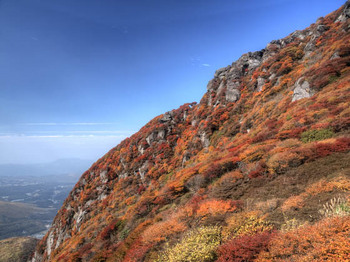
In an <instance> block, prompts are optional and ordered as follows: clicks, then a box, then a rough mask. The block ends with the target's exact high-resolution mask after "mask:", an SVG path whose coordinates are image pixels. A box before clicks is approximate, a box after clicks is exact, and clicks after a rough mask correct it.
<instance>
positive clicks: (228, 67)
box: [214, 66, 231, 77]
mask: <svg viewBox="0 0 350 262" xmlns="http://www.w3.org/2000/svg"><path fill="white" fill-rule="evenodd" d="M230 67H231V66H226V67H222V68H220V69H218V70H216V71H215V74H214V77H219V76H224V75H225V73H226V71H228V70H229V69H230Z"/></svg>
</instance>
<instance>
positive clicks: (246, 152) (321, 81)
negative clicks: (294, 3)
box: [32, 1, 350, 261]
mask: <svg viewBox="0 0 350 262" xmlns="http://www.w3.org/2000/svg"><path fill="white" fill-rule="evenodd" d="M349 10H350V2H349V1H348V2H347V3H346V4H345V5H344V6H343V7H342V8H341V9H339V10H338V11H335V12H334V13H332V14H330V15H329V16H327V17H325V18H320V19H318V20H317V22H316V23H315V24H313V25H311V26H310V27H309V28H307V29H305V30H302V31H296V32H294V33H292V34H290V35H289V36H287V37H285V38H283V39H280V40H274V41H272V42H271V43H269V44H268V45H267V46H266V48H265V49H263V50H261V51H257V52H253V53H247V54H244V55H243V56H242V57H240V58H239V59H238V60H237V61H236V62H234V63H232V65H229V66H227V67H224V68H221V69H219V70H217V71H216V72H215V74H214V78H213V79H212V80H210V81H209V83H208V86H207V92H206V94H205V95H204V96H203V98H202V100H201V101H200V103H199V104H197V103H189V104H185V105H183V106H181V107H180V108H179V109H176V110H172V111H170V112H167V113H165V114H163V115H161V116H158V117H156V118H154V119H153V120H151V121H150V122H149V123H148V124H147V125H145V126H144V127H143V128H142V129H141V130H140V131H139V132H137V133H136V134H134V135H133V136H132V137H130V138H128V139H126V140H124V141H123V142H122V143H120V144H119V145H118V146H117V147H115V148H114V149H112V150H111V151H109V152H108V153H107V154H106V155H105V156H104V157H102V158H101V159H100V160H98V161H97V162H96V163H95V164H94V165H93V166H92V167H91V168H90V169H89V170H88V171H86V172H85V173H84V174H83V175H82V177H81V179H80V181H79V182H78V183H77V184H76V186H75V187H74V189H73V190H72V192H71V193H70V195H69V196H68V198H67V199H66V201H65V203H64V204H63V206H62V208H61V210H60V211H59V213H58V215H57V216H56V218H55V220H54V222H53V224H52V226H51V228H50V230H49V232H48V234H47V235H46V236H45V238H44V239H43V240H42V241H41V243H40V244H39V245H38V246H37V249H36V252H35V254H34V256H33V259H32V261H49V260H50V261H56V260H62V261H69V260H70V259H71V260H72V259H73V261H74V259H82V260H83V261H90V260H95V261H105V260H108V259H112V258H113V259H115V261H134V260H130V258H128V254H129V253H130V252H131V251H130V250H132V248H133V247H138V248H140V249H141V248H145V246H144V245H143V244H138V243H139V242H137V241H141V240H139V238H140V236H143V237H144V238H145V233H144V230H145V229H144V228H147V227H151V226H152V225H155V224H157V223H158V221H159V220H158V221H157V219H160V221H167V219H168V217H169V216H171V217H173V216H176V215H177V213H176V214H171V215H170V213H169V212H170V211H169V209H168V208H169V207H171V206H173V207H176V210H177V209H178V208H180V207H184V208H185V206H186V205H191V203H192V202H193V201H194V200H193V198H195V197H197V198H198V197H202V199H203V200H201V201H203V203H204V202H205V201H207V202H208V201H214V200H212V199H217V198H218V199H220V197H218V195H219V194H218V193H217V192H216V191H215V190H214V189H215V188H216V187H218V185H216V184H215V186H213V185H212V183H214V182H215V181H216V179H219V180H220V179H221V176H223V175H225V174H226V173H229V172H236V173H237V174H238V173H240V174H241V175H240V176H239V178H235V184H234V185H231V186H232V188H235V187H243V185H244V184H247V183H251V182H250V181H252V180H254V178H255V177H266V179H267V178H268V179H271V178H273V177H275V176H277V175H281V174H283V173H284V172H285V171H286V170H285V168H286V165H287V167H288V168H292V167H297V166H300V165H302V164H303V163H305V162H307V161H312V160H311V159H312V158H313V159H316V158H318V157H320V156H318V157H315V156H309V155H306V153H305V156H304V155H303V154H304V153H300V152H299V153H298V154H299V155H300V156H302V157H301V158H300V159H299V157H297V156H295V157H294V158H292V159H289V160H288V161H287V164H285V163H281V162H278V161H275V160H274V156H275V155H274V154H277V153H279V154H280V152H277V151H276V152H277V153H276V152H275V151H273V150H274V148H276V145H279V144H280V143H282V142H283V141H284V140H286V139H287V140H288V139H289V140H291V143H292V142H293V143H294V144H295V145H294V146H292V148H293V150H294V148H300V150H301V149H303V145H302V144H300V143H299V142H297V141H295V139H301V138H302V137H301V135H302V134H304V133H303V132H306V131H307V130H309V129H311V130H314V129H315V130H316V129H320V128H324V129H327V128H328V129H329V130H330V129H332V131H330V132H332V134H333V133H335V134H333V135H332V136H334V137H335V138H334V139H335V140H334V141H333V142H332V143H335V144H336V143H340V142H341V141H345V140H346V139H348V138H347V136H346V135H347V130H348V127H349V125H350V120H349V119H350V116H349V112H347V111H346V103H349V98H348V95H349V94H348V93H349V92H348V91H349V90H348V89H349V86H350V85H349V65H350V58H349V56H350V47H349V39H350V38H349V30H350V21H349V19H348V18H349V12H350V11H349ZM316 72H317V73H316ZM345 90H346V91H345ZM346 94H347V95H346ZM338 95H340V96H339V97H338V98H336V97H337V96H338ZM329 96H332V97H334V98H333V100H332V101H328V100H327V99H326V98H327V97H329ZM340 98H341V99H340ZM308 99H309V101H313V102H314V103H315V104H317V103H318V104H321V105H323V107H327V106H328V103H329V105H332V107H335V108H334V110H338V111H337V114H334V113H332V114H331V113H325V112H324V113H323V115H322V114H320V113H319V112H318V111H317V110H320V108H319V107H317V106H316V105H315V106H314V107H311V109H310V108H309V109H310V112H311V111H312V110H313V111H312V112H313V113H314V115H315V117H314V119H312V118H310V117H306V116H305V118H302V116H299V115H298V112H301V108H302V109H303V110H305V108H306V107H308V106H310V105H308V104H307V103H309V102H306V101H307V100H308ZM311 99H313V100H311ZM318 99H320V100H322V99H324V100H322V101H321V102H320V101H318ZM337 99H338V100H337ZM339 99H340V100H339ZM315 101H318V102H317V103H316V102H315ZM327 101H328V102H327ZM322 103H323V104H322ZM337 108H338V109H337ZM327 114H328V115H327ZM316 115H318V116H316ZM326 115H327V116H328V118H326ZM292 116H294V118H295V120H291V121H294V122H293V123H292V122H289V120H288V119H289V118H293V117H292ZM286 119H287V120H286ZM324 119H328V120H327V121H324ZM344 135H345V137H344ZM338 137H339V138H338ZM293 139H294V140H293ZM341 139H343V140H341ZM344 139H345V140H344ZM289 140H288V141H289ZM243 141H245V142H243ZM265 141H268V142H266V144H264V143H265ZM346 141H348V140H346ZM247 142H248V143H249V145H247ZM329 143H331V142H329ZM342 143H345V145H343V144H342V147H341V149H339V150H338V149H337V150H338V151H334V152H346V151H347V150H348V147H349V142H342ZM346 143H348V144H346ZM253 146H255V147H253ZM310 146H311V144H310ZM315 146H316V144H315ZM277 147H278V146H277ZM339 148H340V146H339ZM344 148H345V149H344ZM259 150H260V151H259ZM261 150H263V151H261ZM295 150H296V149H295ZM310 150H311V149H310ZM261 152H264V153H261ZM293 152H294V151H293ZM295 152H297V151H295ZM295 152H294V153H293V154H297V153H295ZM303 152H304V151H303ZM332 152H333V151H332ZM310 154H311V153H310ZM279 157H281V155H279ZM215 168H217V169H215ZM254 172H255V173H254ZM253 173H254V174H255V175H254V174H253ZM213 174H214V175H213ZM241 176H242V177H241ZM213 177H214V178H215V179H214V178H213ZM222 186H223V185H222ZM213 188H214V189H213ZM232 188H231V191H230V193H227V194H228V196H229V197H227V196H225V197H223V198H222V199H221V200H220V201H224V200H225V201H226V199H227V198H230V199H231V200H232V201H233V200H234V201H236V200H240V198H241V196H239V195H235V194H234V193H232V192H236V191H235V190H236V189H232ZM222 190H223V189H222ZM237 190H239V189H237ZM215 192H216V193H215ZM242 194H243V193H242ZM243 195H244V194H243ZM183 196H186V197H188V198H190V199H186V197H185V198H183ZM191 201H192V202H191ZM196 201H199V200H196ZM217 201H219V200H217ZM281 201H282V200H281ZM207 202H205V203H207ZM199 203H201V202H200V201H199ZM220 203H221V202H220ZM230 203H231V202H230ZM232 203H233V202H232ZM232 205H233V204H232ZM240 208H241V207H240ZM275 208H276V209H277V208H280V207H278V204H276V207H275ZM162 209H164V210H162ZM233 209H234V208H233V206H232V210H233ZM236 209H238V206H237V207H235V210H236ZM227 210H231V209H229V208H228V209H227ZM230 212H231V211H227V216H228V214H230ZM181 219H182V218H181ZM181 219H180V220H179V221H181V225H183V223H185V222H184V221H183V220H181ZM225 219H226V218H225ZM221 222H222V223H223V224H225V222H223V221H221ZM179 223H180V222H179ZM196 223H199V224H201V223H202V222H201V220H199V221H197V222H194V221H192V220H191V221H186V226H184V228H185V227H186V228H193V227H195V225H196ZM209 224H210V223H209ZM276 226H277V228H278V227H279V226H281V225H280V224H278V223H277V222H276ZM184 228H183V230H182V231H185V229H184ZM182 231H181V230H178V231H176V234H177V235H181V232H182ZM142 232H143V233H142ZM176 234H175V233H174V234H173V235H176ZM169 236H170V235H169ZM169 236H167V238H166V239H170V238H169ZM171 236H172V234H171ZM175 239H176V237H174V241H175ZM162 241H163V240H162ZM162 241H159V242H152V241H151V244H149V246H147V247H148V249H147V248H146V251H145V252H144V254H143V256H141V257H142V258H140V260H135V261H142V259H145V257H146V260H148V261H152V259H154V257H153V258H152V255H150V254H152V252H153V253H154V252H156V253H157V252H158V251H159V250H162V247H163V246H162V245H163V242H162ZM141 242H142V241H141ZM137 245H139V246H137ZM101 250H102V251H101ZM150 250H153V251H152V252H150ZM102 253H104V255H103V254H102ZM147 254H148V256H149V257H148V258H147ZM98 259H101V260H98ZM113 259H112V260H113ZM128 259H129V260H128ZM112 260H111V261H112Z"/></svg>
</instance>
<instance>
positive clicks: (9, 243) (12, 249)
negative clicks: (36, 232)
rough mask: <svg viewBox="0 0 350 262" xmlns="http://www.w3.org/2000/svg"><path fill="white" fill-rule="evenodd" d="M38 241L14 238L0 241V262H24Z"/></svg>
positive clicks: (28, 238) (27, 238)
mask: <svg viewBox="0 0 350 262" xmlns="http://www.w3.org/2000/svg"><path fill="white" fill-rule="evenodd" d="M37 243H38V239H35V238H30V237H15V238H9V239H5V240H1V241H0V262H26V261H27V260H28V259H29V257H30V255H31V254H32V252H33V251H34V249H35V246H36V244H37Z"/></svg>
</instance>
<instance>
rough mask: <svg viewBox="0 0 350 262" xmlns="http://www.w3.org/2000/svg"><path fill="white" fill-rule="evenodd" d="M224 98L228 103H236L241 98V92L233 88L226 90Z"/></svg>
mask: <svg viewBox="0 0 350 262" xmlns="http://www.w3.org/2000/svg"><path fill="white" fill-rule="evenodd" d="M225 97H226V101H228V102H236V101H238V100H239V99H240V97H241V91H239V90H238V89H235V88H234V89H229V88H227V90H226V94H225Z"/></svg>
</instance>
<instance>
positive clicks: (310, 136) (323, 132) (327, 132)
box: [301, 128, 334, 143]
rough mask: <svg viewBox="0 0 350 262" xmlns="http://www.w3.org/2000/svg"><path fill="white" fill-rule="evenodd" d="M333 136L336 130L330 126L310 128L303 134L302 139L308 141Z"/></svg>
mask: <svg viewBox="0 0 350 262" xmlns="http://www.w3.org/2000/svg"><path fill="white" fill-rule="evenodd" d="M332 136H334V132H333V131H332V130H331V129H329V128H325V129H315V130H308V131H305V132H303V133H302V134H301V141H303V142H304V143H307V142H312V141H319V140H324V139H327V138H331V137H332Z"/></svg>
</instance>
